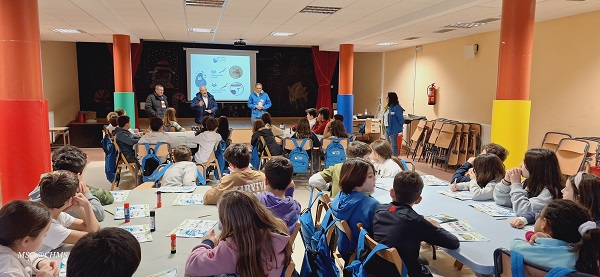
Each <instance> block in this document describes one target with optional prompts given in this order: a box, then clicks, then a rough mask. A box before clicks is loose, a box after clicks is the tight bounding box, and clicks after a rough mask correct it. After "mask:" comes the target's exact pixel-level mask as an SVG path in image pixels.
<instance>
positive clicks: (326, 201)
mask: <svg viewBox="0 0 600 277" xmlns="http://www.w3.org/2000/svg"><path fill="white" fill-rule="evenodd" d="M317 199H319V200H318V202H317V211H316V213H315V226H317V225H321V223H322V221H324V220H325V219H323V220H321V215H323V216H324V215H325V213H326V212H327V211H328V210H329V207H330V206H331V198H329V195H328V194H325V193H323V194H321V195H320V196H319V197H318V198H317ZM323 211H325V213H323Z"/></svg>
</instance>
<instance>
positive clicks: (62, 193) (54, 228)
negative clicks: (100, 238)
mask: <svg viewBox="0 0 600 277" xmlns="http://www.w3.org/2000/svg"><path fill="white" fill-rule="evenodd" d="M39 186H40V198H41V201H42V204H44V205H45V206H46V207H47V208H48V209H49V210H50V214H51V217H52V219H51V222H50V229H49V230H48V233H47V234H46V237H45V238H44V242H43V245H42V246H41V247H40V249H39V252H49V251H52V250H54V249H56V248H58V247H60V246H61V245H62V244H63V243H69V244H75V243H77V241H78V240H79V239H80V238H82V237H83V236H84V235H86V234H87V233H90V232H95V231H97V230H98V229H99V228H100V224H99V223H98V220H97V219H96V217H95V216H94V212H93V208H92V204H90V202H89V201H88V200H87V198H85V196H84V195H83V194H82V193H78V192H77V189H78V188H79V180H78V179H77V175H75V174H73V173H72V172H69V171H65V170H59V171H54V172H50V173H46V174H44V175H42V178H41V180H40V183H39ZM66 211H74V212H75V213H76V214H77V215H79V217H80V218H81V219H77V218H74V217H72V216H70V215H69V214H67V213H65V212H66Z"/></svg>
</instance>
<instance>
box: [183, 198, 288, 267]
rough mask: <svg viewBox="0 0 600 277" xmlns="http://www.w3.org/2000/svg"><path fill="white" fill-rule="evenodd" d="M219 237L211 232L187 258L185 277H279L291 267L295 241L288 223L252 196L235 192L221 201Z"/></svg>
mask: <svg viewBox="0 0 600 277" xmlns="http://www.w3.org/2000/svg"><path fill="white" fill-rule="evenodd" d="M219 221H220V222H221V224H222V225H223V228H222V230H221V234H220V235H219V237H217V236H215V231H214V229H213V230H210V231H209V232H208V233H207V234H206V235H205V236H204V237H203V238H202V239H201V241H202V243H201V244H200V245H198V246H196V247H195V248H194V249H193V250H192V253H191V254H190V256H189V257H188V259H187V262H186V265H185V275H186V276H187V275H191V276H211V275H219V274H234V273H235V274H238V276H267V277H279V276H281V273H282V272H283V270H285V268H286V267H287V266H288V265H289V263H290V260H291V254H292V241H290V236H289V235H288V234H287V227H286V225H285V223H284V222H283V221H282V220H281V219H278V218H276V217H275V216H274V215H273V214H271V212H269V210H267V208H265V206H263V205H261V204H260V202H258V200H257V199H256V197H254V196H253V195H252V194H250V193H248V192H244V191H239V190H234V191H228V192H226V193H224V194H223V196H222V197H221V200H220V201H219Z"/></svg>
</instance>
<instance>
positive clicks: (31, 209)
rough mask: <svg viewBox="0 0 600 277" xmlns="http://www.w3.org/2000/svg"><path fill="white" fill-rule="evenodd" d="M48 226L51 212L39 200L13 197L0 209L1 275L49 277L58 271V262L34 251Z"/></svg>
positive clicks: (39, 244) (40, 242)
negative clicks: (14, 198) (13, 198)
mask: <svg viewBox="0 0 600 277" xmlns="http://www.w3.org/2000/svg"><path fill="white" fill-rule="evenodd" d="M49 226H50V212H49V211H48V209H47V208H46V207H45V206H44V205H42V204H40V203H36V202H32V201H26V200H13V201H11V202H8V203H7V204H6V205H4V206H3V207H2V209H0V275H1V276H23V277H25V276H27V277H31V276H32V275H36V276H38V277H52V276H55V275H57V274H58V271H59V270H60V263H59V262H58V261H52V260H49V259H48V258H46V257H45V256H43V255H38V254H36V253H35V252H37V251H38V248H39V247H40V246H41V245H42V242H43V241H44V236H46V233H47V232H48V228H49ZM23 254H25V255H23Z"/></svg>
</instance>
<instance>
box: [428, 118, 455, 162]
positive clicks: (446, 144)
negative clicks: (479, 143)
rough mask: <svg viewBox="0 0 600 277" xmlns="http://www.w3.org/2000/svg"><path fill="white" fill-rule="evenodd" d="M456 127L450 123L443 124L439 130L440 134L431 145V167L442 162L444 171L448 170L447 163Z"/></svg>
mask: <svg viewBox="0 0 600 277" xmlns="http://www.w3.org/2000/svg"><path fill="white" fill-rule="evenodd" d="M455 130H456V125H455V124H451V123H444V124H443V125H442V128H440V133H439V135H438V137H437V139H436V141H435V144H434V145H433V149H432V152H431V153H432V154H431V155H432V158H431V167H433V164H434V163H436V164H437V163H438V162H440V161H443V162H444V165H445V166H444V170H445V171H447V170H448V161H449V159H450V151H451V150H452V146H453V142H454V138H455V134H456V133H455Z"/></svg>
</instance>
